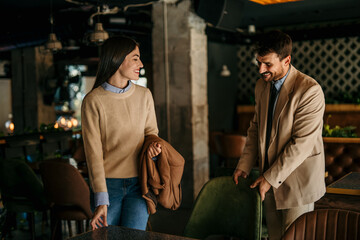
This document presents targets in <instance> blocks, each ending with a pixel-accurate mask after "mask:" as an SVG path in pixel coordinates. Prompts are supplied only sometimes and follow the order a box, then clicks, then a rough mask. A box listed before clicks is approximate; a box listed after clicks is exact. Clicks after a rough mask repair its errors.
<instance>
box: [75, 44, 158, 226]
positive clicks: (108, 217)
mask: <svg viewBox="0 0 360 240" xmlns="http://www.w3.org/2000/svg"><path fill="white" fill-rule="evenodd" d="M142 67H143V64H142V62H141V60H140V51H139V45H138V44H137V43H136V42H135V41H134V40H133V39H130V38H127V37H113V38H109V39H108V40H106V41H105V43H104V44H103V46H102V48H101V54H100V62H99V67H98V72H97V76H96V81H95V84H94V87H93V89H92V91H91V92H90V93H89V94H87V95H86V97H85V98H84V100H83V103H82V108H81V114H82V117H81V118H82V133H83V139H84V149H85V155H86V161H87V165H88V169H89V177H90V183H91V188H92V190H93V192H94V204H95V207H96V208H95V212H94V216H93V219H92V221H91V226H92V229H96V228H98V227H101V226H108V225H120V226H125V227H129V228H135V229H141V230H145V228H146V223H147V220H148V217H149V214H148V210H147V206H146V202H145V200H144V199H143V198H142V196H141V189H140V184H139V180H138V163H139V159H138V157H139V156H138V155H139V152H140V150H141V148H142V146H143V142H144V138H145V136H147V135H157V134H158V128H157V123H156V116H155V109H154V101H153V98H152V95H151V92H150V90H149V89H147V88H144V87H141V86H138V85H135V84H133V83H131V81H130V80H138V79H139V72H140V68H142ZM160 152H161V145H160V144H159V143H157V142H153V143H152V144H150V146H149V150H148V156H149V157H152V158H153V157H155V156H157V155H158V154H159V153H160Z"/></svg>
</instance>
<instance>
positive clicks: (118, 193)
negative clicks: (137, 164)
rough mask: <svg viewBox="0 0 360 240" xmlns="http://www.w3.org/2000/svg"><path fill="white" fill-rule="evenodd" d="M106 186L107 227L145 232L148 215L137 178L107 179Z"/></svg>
mask: <svg viewBox="0 0 360 240" xmlns="http://www.w3.org/2000/svg"><path fill="white" fill-rule="evenodd" d="M106 185H107V189H108V193H109V201H110V206H109V207H108V213H107V214H108V215H107V223H108V225H118V226H124V227H128V228H134V229H140V230H145V229H146V224H147V221H148V218H149V213H148V210H147V205H146V201H145V199H144V198H143V197H142V196H141V195H142V194H141V186H140V183H139V178H138V177H134V178H107V179H106Z"/></svg>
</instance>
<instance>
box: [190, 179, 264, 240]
mask: <svg viewBox="0 0 360 240" xmlns="http://www.w3.org/2000/svg"><path fill="white" fill-rule="evenodd" d="M257 176H258V173H257V172H255V173H254V172H253V173H252V174H250V176H249V177H248V178H247V179H242V178H240V179H239V184H238V185H236V184H235V183H234V181H233V179H232V177H231V176H223V177H217V178H213V179H212V180H210V181H209V182H207V183H206V184H205V185H204V186H203V188H202V190H201V191H200V193H199V195H198V197H197V199H196V201H195V205H194V207H193V210H192V213H191V216H190V218H189V221H188V223H187V225H186V227H185V230H184V236H186V237H193V238H202V239H203V238H207V237H209V236H212V235H222V236H229V237H237V238H239V239H249V240H253V239H261V234H262V232H261V231H262V202H261V198H260V195H259V193H258V190H257V189H251V188H250V187H249V186H250V184H251V183H252V182H253V181H254V180H255V179H256V178H257Z"/></svg>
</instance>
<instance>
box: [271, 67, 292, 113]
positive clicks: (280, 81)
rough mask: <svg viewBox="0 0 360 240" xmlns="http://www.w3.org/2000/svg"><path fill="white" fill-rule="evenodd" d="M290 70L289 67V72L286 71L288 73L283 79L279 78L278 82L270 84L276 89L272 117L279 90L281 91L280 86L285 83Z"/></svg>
mask: <svg viewBox="0 0 360 240" xmlns="http://www.w3.org/2000/svg"><path fill="white" fill-rule="evenodd" d="M290 68H291V66H290V67H289V70H288V72H287V73H286V74H285V76H284V77H282V78H280V79H279V80H277V81H275V82H274V81H272V82H271V84H274V86H275V88H276V90H277V94H276V99H275V103H274V108H273V116H274V112H275V107H276V103H277V100H278V97H279V92H280V90H281V87H282V85H283V84H284V82H285V79H286V78H287V76H288V75H289V73H290Z"/></svg>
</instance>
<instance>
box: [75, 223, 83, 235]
mask: <svg viewBox="0 0 360 240" xmlns="http://www.w3.org/2000/svg"><path fill="white" fill-rule="evenodd" d="M76 229H77V234H80V233H83V232H84V221H83V220H78V221H76Z"/></svg>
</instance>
